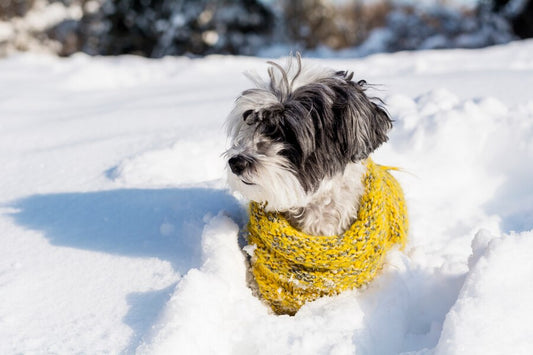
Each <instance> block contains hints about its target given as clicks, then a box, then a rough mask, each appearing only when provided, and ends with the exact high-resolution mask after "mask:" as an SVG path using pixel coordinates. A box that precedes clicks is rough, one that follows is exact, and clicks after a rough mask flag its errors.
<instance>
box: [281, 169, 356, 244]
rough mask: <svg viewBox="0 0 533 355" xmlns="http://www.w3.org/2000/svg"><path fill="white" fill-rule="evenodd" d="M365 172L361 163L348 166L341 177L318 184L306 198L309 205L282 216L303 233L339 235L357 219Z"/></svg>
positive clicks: (339, 175) (284, 212) (286, 212)
mask: <svg viewBox="0 0 533 355" xmlns="http://www.w3.org/2000/svg"><path fill="white" fill-rule="evenodd" d="M365 172H366V168H365V166H364V165H363V164H361V163H351V164H348V165H347V166H346V169H345V170H344V173H342V174H338V175H336V176H333V177H332V178H330V179H326V180H324V181H322V183H321V184H320V187H319V188H318V190H317V191H316V192H315V193H313V194H312V195H309V196H308V201H309V202H308V203H307V204H306V205H305V206H304V207H298V208H293V209H290V210H287V211H283V214H284V215H285V217H286V218H287V219H288V220H289V222H290V223H291V224H292V225H293V226H294V227H296V228H298V229H300V230H301V231H302V232H304V233H307V234H311V235H336V234H342V233H343V232H345V231H346V230H347V229H348V228H349V227H350V226H351V225H352V224H353V222H354V220H355V219H356V218H357V210H358V209H359V200H360V198H361V196H362V195H363V193H364V185H363V181H362V179H363V176H364V174H365Z"/></svg>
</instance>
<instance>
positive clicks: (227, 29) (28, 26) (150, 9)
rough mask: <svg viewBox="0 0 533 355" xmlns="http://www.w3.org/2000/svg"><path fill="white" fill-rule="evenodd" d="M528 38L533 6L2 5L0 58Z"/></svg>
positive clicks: (395, 46) (430, 1) (522, 2)
mask: <svg viewBox="0 0 533 355" xmlns="http://www.w3.org/2000/svg"><path fill="white" fill-rule="evenodd" d="M532 36H533V0H440V1H439V0H419V1H415V0H412V1H409V0H351V1H350V0H300V1H291V0H218V1H209V0H117V1H111V0H26V1H24V0H0V56H6V55H9V54H10V53H13V52H17V51H32V52H48V53H53V54H57V55H59V56H69V55H71V54H73V53H76V52H84V53H87V54H90V55H119V54H136V55H141V56H145V57H153V58H158V57H163V56H166V55H187V56H204V55H209V54H239V55H256V56H279V55H286V54H287V53H288V52H289V51H291V50H299V51H302V52H304V53H305V54H306V55H308V56H322V57H327V56H333V55H335V56H350V57H357V56H364V55H368V54H372V53H376V52H394V51H400V50H416V49H435V48H478V47H484V46H489V45H493V44H500V43H505V42H508V41H511V40H515V39H520V38H529V37H532Z"/></svg>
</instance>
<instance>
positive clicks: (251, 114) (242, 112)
mask: <svg viewBox="0 0 533 355" xmlns="http://www.w3.org/2000/svg"><path fill="white" fill-rule="evenodd" d="M270 64H271V67H270V68H269V80H268V81H263V80H261V79H260V78H258V77H257V76H254V77H251V76H249V77H250V78H251V79H252V80H253V81H254V82H255V84H256V88H253V89H250V90H246V91H244V92H243V93H242V95H241V96H240V97H239V98H238V99H237V101H236V104H235V108H234V109H233V111H232V112H231V114H230V115H229V118H228V129H229V136H230V139H231V144H232V146H231V148H230V149H229V150H228V151H227V152H226V157H227V158H228V167H229V171H228V173H229V175H228V176H229V179H228V181H229V184H230V186H231V188H232V189H234V190H236V191H239V192H240V193H242V194H243V195H244V196H245V197H246V198H248V199H250V200H253V201H257V202H267V208H268V209H269V210H276V211H285V210H289V209H292V208H295V207H304V206H306V205H307V203H308V201H309V198H310V196H312V195H313V193H314V192H316V190H317V189H318V188H319V186H320V184H321V183H322V182H323V181H326V180H327V179H328V178H331V177H333V176H335V175H336V174H339V173H342V172H343V171H344V168H345V167H346V165H347V164H349V163H351V162H357V161H360V160H362V159H365V158H367V157H368V155H369V154H370V153H371V152H372V151H374V150H375V149H376V148H377V147H378V146H379V145H381V144H382V143H383V142H385V141H386V140H387V132H388V131H389V129H390V128H391V126H392V125H391V120H390V118H389V116H388V115H387V113H386V112H385V111H384V110H383V109H382V108H381V107H380V106H379V105H378V104H376V103H375V102H373V101H372V100H371V99H370V98H369V97H367V95H366V94H365V92H364V91H365V82H364V81H360V82H354V81H352V76H353V74H350V73H348V72H343V71H341V72H338V71H333V70H329V69H323V68H318V69H317V68H309V67H306V66H302V63H301V60H300V58H299V57H297V63H294V61H292V60H291V61H289V64H288V65H287V67H286V68H282V67H281V66H279V65H278V64H276V63H270Z"/></svg>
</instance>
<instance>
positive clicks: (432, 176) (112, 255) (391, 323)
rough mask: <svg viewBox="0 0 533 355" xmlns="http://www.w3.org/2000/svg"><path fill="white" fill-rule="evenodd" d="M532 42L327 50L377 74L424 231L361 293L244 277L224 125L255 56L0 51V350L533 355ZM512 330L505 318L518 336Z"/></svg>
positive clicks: (255, 65)
mask: <svg viewBox="0 0 533 355" xmlns="http://www.w3.org/2000/svg"><path fill="white" fill-rule="evenodd" d="M531 53H533V42H521V43H512V44H509V45H505V46H500V47H494V48H487V49H483V50H473V51H465V50H451V51H442V52H433V51H428V52H416V53H397V54H394V55H376V56H372V57H369V58H366V59H359V60H316V62H317V63H319V64H323V65H328V66H331V67H334V68H338V69H339V70H340V69H343V70H345V69H348V70H353V71H355V75H356V78H364V79H366V80H368V81H369V82H370V83H377V84H380V86H376V87H375V88H376V93H377V94H378V95H380V96H382V97H384V98H385V102H386V104H387V107H388V110H389V111H390V113H391V115H392V117H393V118H394V120H395V128H394V130H393V132H392V134H391V139H390V142H389V143H387V144H386V145H384V146H383V147H382V148H380V150H379V151H377V152H376V153H375V154H374V157H373V158H374V160H375V161H376V162H378V163H382V164H386V165H394V166H399V167H401V171H399V172H395V176H396V177H397V178H398V179H399V181H400V182H401V184H402V186H403V188H404V190H405V194H406V198H407V202H408V205H409V211H410V221H411V231H410V235H409V243H408V245H407V247H406V250H405V251H404V252H399V251H394V252H392V253H390V254H389V256H388V259H387V263H386V265H385V267H384V269H383V271H382V273H381V274H380V275H379V276H378V277H377V278H376V280H375V282H372V283H371V284H370V285H368V286H367V287H365V288H363V289H359V290H353V291H350V292H345V293H343V294H341V295H339V296H336V297H327V298H322V299H319V300H317V301H315V302H312V303H309V304H307V305H305V306H304V307H303V308H302V309H301V310H300V311H299V312H298V313H297V314H296V316H294V317H289V316H275V315H273V314H271V312H270V311H269V309H268V307H267V306H265V305H263V304H262V303H261V301H260V300H258V299H257V298H255V297H254V296H253V295H252V293H251V291H250V290H249V289H248V288H247V284H246V267H245V264H244V256H243V253H242V247H243V243H242V240H241V239H240V237H239V236H240V234H241V233H240V230H241V229H242V227H243V226H244V224H245V221H246V213H245V205H244V201H241V200H239V198H238V197H237V196H232V195H231V194H229V192H227V190H225V184H224V174H225V172H224V161H223V160H222V157H221V155H220V154H221V153H222V151H223V150H224V148H225V142H226V139H225V135H224V130H223V128H222V124H223V121H224V119H225V115H226V113H227V112H229V110H230V108H231V105H232V102H233V100H234V98H235V97H236V96H237V95H238V94H239V92H240V91H241V90H243V89H246V88H247V87H248V86H249V83H247V81H246V79H245V78H244V77H243V76H242V75H241V72H242V71H243V70H244V69H257V70H259V71H260V72H264V69H265V68H266V66H265V64H264V62H263V61H262V60H259V59H254V58H242V57H240V58H239V57H218V56H217V57H208V58H205V59H199V60H189V59H183V58H165V59H162V60H157V61H156V60H147V59H140V58H135V57H119V58H89V57H86V56H83V55H77V56H74V57H72V58H69V59H56V58H50V57H41V56H32V55H19V56H14V57H10V58H8V59H5V60H3V61H1V62H0V75H1V76H2V78H3V81H2V83H1V84H0V112H1V116H0V117H2V119H1V120H0V137H1V139H0V148H1V149H0V152H1V153H0V164H1V165H2V168H3V174H2V175H1V177H0V179H1V184H0V196H1V198H0V231H1V235H2V238H1V239H0V243H1V248H0V294H1V295H2V299H3V300H4V302H2V304H0V340H1V341H0V352H1V353H21V352H22V353H32V352H37V353H43V352H44V353H118V352H124V353H135V352H137V353H141V354H144V353H146V354H163V353H169V352H172V353H184V354H186V353H196V354H210V353H217V354H251V353H257V354H302V353H306V354H353V353H356V354H400V353H406V354H432V353H435V354H459V353H468V354H491V353H493V354H501V353H512V354H528V353H531V352H532V351H533V340H532V339H531V337H530V334H531V333H532V330H533V329H532V328H531V320H532V319H533V309H532V307H531V305H530V304H529V303H530V302H529V300H530V299H531V298H532V297H533V281H532V278H531V274H532V272H533V264H532V262H531V258H530V255H531V253H533V242H532V240H533V238H532V237H533V207H532V206H533V190H532V189H531V181H533V167H532V165H531V161H533V143H532V142H531V137H532V136H533V101H532V99H531V95H530V92H529V91H528V89H527V88H529V87H531V86H532V85H533V57H532V55H531ZM504 331H505V332H504Z"/></svg>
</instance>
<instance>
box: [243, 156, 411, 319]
mask: <svg viewBox="0 0 533 355" xmlns="http://www.w3.org/2000/svg"><path fill="white" fill-rule="evenodd" d="M388 170H390V168H387V167H383V166H380V165H377V164H375V163H374V162H373V161H372V160H370V159H367V161H366V173H365V176H364V177H363V183H364V186H365V192H364V194H363V196H362V197H361V200H360V205H359V210H358V213H357V219H356V221H355V222H354V223H353V224H352V226H351V227H350V228H349V229H348V230H347V231H346V232H344V233H343V234H341V235H334V236H313V235H308V234H305V233H303V232H301V231H299V230H297V229H295V228H294V227H292V226H291V225H290V224H289V222H288V221H287V219H286V218H284V217H283V216H282V215H281V214H280V213H277V212H267V211H265V210H264V208H263V207H262V206H261V205H260V204H258V203H256V202H251V203H250V222H249V224H248V238H249V244H250V245H255V249H254V255H253V256H252V258H251V265H252V273H253V275H254V278H255V281H256V283H257V286H258V289H259V293H260V296H261V297H262V298H263V299H264V300H265V301H266V302H267V303H268V304H269V305H270V307H271V308H272V310H273V311H274V312H275V313H277V314H291V315H292V314H295V313H296V312H297V311H298V309H300V307H301V306H302V305H303V304H304V303H305V302H309V301H312V300H315V299H317V298H319V297H322V296H326V295H327V296H331V295H335V294H338V293H340V292H342V291H344V290H347V289H353V288H357V287H360V286H362V285H364V284H366V283H368V282H369V281H371V280H372V279H373V278H374V277H375V275H376V273H377V272H378V271H379V269H380V268H381V267H382V265H383V259H384V256H385V252H386V251H387V250H389V249H390V248H391V247H392V246H393V245H394V244H400V246H401V247H403V246H404V245H405V242H406V237H407V228H408V220H407V210H406V206H405V200H404V197H403V192H402V189H401V187H400V185H399V184H398V182H397V181H396V180H395V179H394V177H392V175H391V174H389V172H388Z"/></svg>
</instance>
